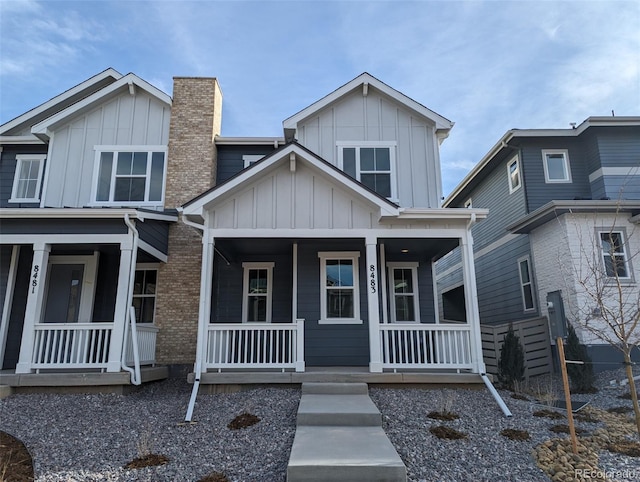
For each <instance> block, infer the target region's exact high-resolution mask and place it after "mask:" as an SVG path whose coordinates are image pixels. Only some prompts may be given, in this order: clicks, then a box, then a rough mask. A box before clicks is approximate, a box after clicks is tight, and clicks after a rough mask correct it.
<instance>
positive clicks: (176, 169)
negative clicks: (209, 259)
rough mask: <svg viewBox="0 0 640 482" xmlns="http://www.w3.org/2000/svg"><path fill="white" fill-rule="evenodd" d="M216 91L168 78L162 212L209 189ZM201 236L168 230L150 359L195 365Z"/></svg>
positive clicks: (212, 83) (204, 83) (179, 228)
mask: <svg viewBox="0 0 640 482" xmlns="http://www.w3.org/2000/svg"><path fill="white" fill-rule="evenodd" d="M221 121H222V92H221V90H220V86H219V84H218V81H217V80H216V79H215V78H204V77H174V79H173V103H172V106H171V122H170V124H169V148H168V155H167V160H168V161H167V181H166V187H165V207H166V208H167V209H175V208H177V207H179V206H181V205H182V204H184V203H185V202H187V201H189V200H190V199H192V198H194V197H196V196H197V195H199V194H201V193H203V192H204V191H207V190H208V189H210V188H211V187H213V186H214V185H215V179H216V167H217V151H216V146H215V143H214V138H215V136H216V135H218V134H220V128H221ZM201 239H202V238H201V236H200V235H199V234H198V233H197V232H196V231H195V230H194V229H193V228H191V227H189V226H187V225H185V224H183V223H182V222H178V223H176V224H174V225H172V226H171V227H170V228H169V260H168V262H167V263H166V264H163V265H161V267H160V269H159V271H158V284H157V303H156V316H155V320H156V325H158V326H159V328H160V332H159V333H158V340H157V349H156V360H157V361H158V362H159V363H162V364H168V365H184V364H192V363H193V362H194V360H195V353H196V339H197V331H198V307H199V295H200V264H201V260H202V241H201Z"/></svg>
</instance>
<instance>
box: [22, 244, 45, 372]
mask: <svg viewBox="0 0 640 482" xmlns="http://www.w3.org/2000/svg"><path fill="white" fill-rule="evenodd" d="M50 251H51V245H49V244H44V243H39V244H34V245H33V261H32V262H31V276H30V278H29V291H28V295H27V307H26V309H25V313H24V325H23V326H22V342H21V345H20V355H19V358H18V363H17V364H16V373H31V369H32V364H33V362H34V361H35V360H34V359H33V357H34V346H33V344H34V340H35V325H36V324H38V323H40V320H41V319H42V310H43V309H44V308H43V304H44V290H45V280H46V278H47V269H48V264H49V252H50Z"/></svg>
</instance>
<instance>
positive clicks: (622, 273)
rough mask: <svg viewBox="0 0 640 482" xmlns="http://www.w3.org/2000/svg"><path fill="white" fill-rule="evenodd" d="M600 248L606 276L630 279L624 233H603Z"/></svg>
mask: <svg viewBox="0 0 640 482" xmlns="http://www.w3.org/2000/svg"><path fill="white" fill-rule="evenodd" d="M600 248H601V250H602V261H603V264H604V270H605V274H606V276H607V277H608V278H618V279H620V278H622V279H628V278H630V275H629V261H628V258H627V250H626V243H625V237H624V233H623V232H622V231H606V232H601V233H600Z"/></svg>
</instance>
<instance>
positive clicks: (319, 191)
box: [209, 162, 378, 229]
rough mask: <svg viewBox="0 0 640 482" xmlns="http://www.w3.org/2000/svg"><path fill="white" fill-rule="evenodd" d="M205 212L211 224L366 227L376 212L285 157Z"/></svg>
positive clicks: (271, 227) (322, 227)
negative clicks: (274, 166) (290, 166)
mask: <svg viewBox="0 0 640 482" xmlns="http://www.w3.org/2000/svg"><path fill="white" fill-rule="evenodd" d="M209 216H210V219H209V221H210V224H209V225H210V226H212V227H213V228H218V229H220V228H236V229H237V228H250V229H257V228H268V229H294V228H297V229H358V228H362V229H368V228H371V227H373V225H374V220H377V218H378V215H376V213H375V210H374V208H373V207H370V206H367V205H365V204H364V202H359V201H357V200H354V195H353V194H352V193H349V192H348V191H347V190H346V189H345V188H344V187H343V186H340V185H339V184H338V183H336V182H335V181H334V180H332V179H329V178H328V177H327V176H326V175H325V174H323V173H321V172H319V171H317V170H315V169H313V168H311V167H309V166H307V165H305V164H304V163H303V162H298V163H297V166H296V170H295V172H291V171H290V170H289V165H288V163H287V164H285V165H280V166H279V167H276V168H275V169H273V170H268V171H265V172H263V173H262V175H261V176H260V179H258V180H257V181H254V182H251V183H249V184H248V185H247V186H246V188H245V189H243V190H242V191H240V192H237V193H234V194H233V195H231V197H230V198H229V199H224V200H219V201H218V202H217V204H216V206H215V207H213V208H212V209H211V210H210V211H209ZM376 224H377V221H376Z"/></svg>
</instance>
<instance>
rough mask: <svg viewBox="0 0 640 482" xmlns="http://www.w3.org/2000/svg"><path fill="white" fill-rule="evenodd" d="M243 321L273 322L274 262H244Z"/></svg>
mask: <svg viewBox="0 0 640 482" xmlns="http://www.w3.org/2000/svg"><path fill="white" fill-rule="evenodd" d="M242 267H243V269H244V281H243V285H244V288H243V296H242V321H243V322H244V323H247V322H256V321H262V322H266V323H271V298H272V295H273V286H272V285H273V267H274V263H272V262H268V263H242Z"/></svg>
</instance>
